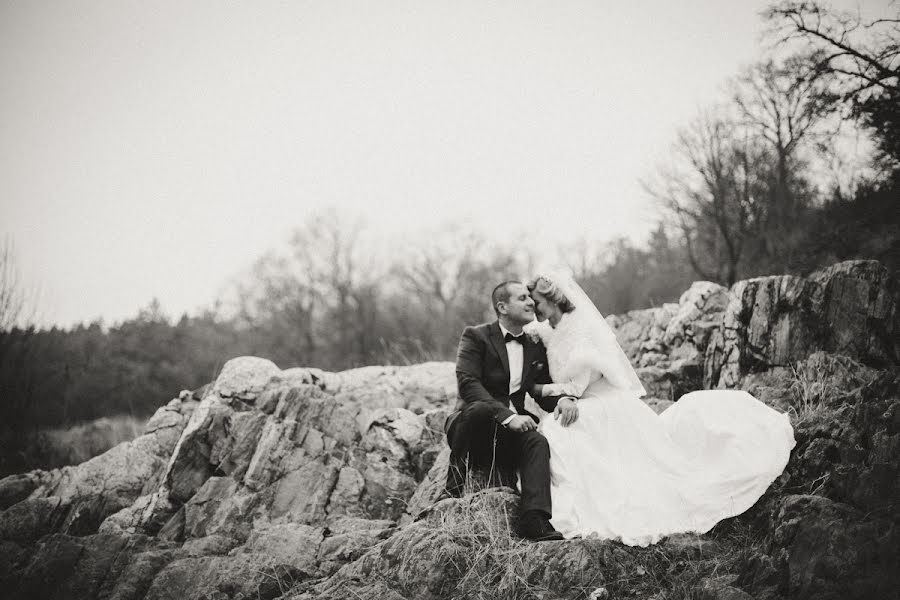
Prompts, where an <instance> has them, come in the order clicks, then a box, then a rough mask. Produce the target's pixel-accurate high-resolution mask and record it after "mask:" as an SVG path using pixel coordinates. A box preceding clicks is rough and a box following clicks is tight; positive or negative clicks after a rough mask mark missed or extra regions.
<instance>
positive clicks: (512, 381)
mask: <svg viewBox="0 0 900 600" xmlns="http://www.w3.org/2000/svg"><path fill="white" fill-rule="evenodd" d="M507 333H511V332H510V331H509V330H508V329H507V328H506V327H504V326H503V325H500V335H502V336H503V337H504V338H505V337H506V334H507ZM521 335H525V334H524V333H522V334H521ZM506 356H507V357H508V358H509V395H510V396H512V395H513V394H515V393H516V392H518V391H519V388H520V387H522V363H523V362H524V360H525V347H524V346H523V345H522V344H521V343H519V342H512V341H510V342H506ZM509 408H510V410H512V411H513V412H515V411H516V408H515V407H514V406H513V405H512V402H510V403H509ZM516 414H518V413H516ZM515 416H516V415H511V416H509V417H507V418H506V419H504V420H503V423H502V425H503V426H506V425H509V422H510V421H512V420H513V417H515Z"/></svg>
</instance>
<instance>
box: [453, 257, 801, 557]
mask: <svg viewBox="0 0 900 600" xmlns="http://www.w3.org/2000/svg"><path fill="white" fill-rule="evenodd" d="M491 302H492V304H493V307H494V311H495V312H496V314H497V320H496V321H494V322H492V323H485V324H482V325H477V326H473V327H467V328H466V329H465V331H464V332H463V334H462V338H461V340H460V343H459V351H458V354H457V359H456V377H457V382H458V386H459V397H460V400H459V403H458V404H457V407H456V410H455V411H454V412H453V413H452V414H450V416H449V417H448V418H447V422H446V425H445V431H446V433H447V441H448V443H449V445H450V448H451V455H450V469H449V472H448V475H447V492H448V493H449V494H450V495H451V496H457V497H458V496H460V495H461V494H462V493H463V491H464V487H465V483H466V481H467V479H468V478H469V477H472V478H473V479H477V478H483V479H486V480H487V482H488V483H489V484H493V485H508V486H510V487H516V482H517V479H518V482H519V483H520V486H519V487H520V489H521V495H522V499H521V504H520V510H521V514H520V517H519V534H520V535H522V536H523V537H525V538H528V539H532V540H537V541H546V540H559V539H562V538H563V537H566V538H572V537H579V536H588V535H598V536H600V537H601V538H605V539H617V540H620V541H622V542H623V543H625V544H628V545H641V546H645V545H648V544H652V543H655V542H657V541H658V540H659V539H661V538H663V537H665V536H668V535H671V534H674V533H683V532H696V533H704V532H706V531H709V530H710V529H711V528H712V527H713V525H715V524H716V523H717V522H718V521H720V520H722V519H724V518H727V517H732V516H734V515H737V514H740V513H742V512H744V511H745V510H747V509H748V508H750V507H751V506H752V505H753V504H754V503H755V502H756V500H757V499H758V498H759V497H760V496H761V495H762V494H763V492H765V490H766V488H767V487H768V486H769V485H770V484H771V483H772V482H773V481H774V480H775V478H776V477H778V475H779V474H780V473H781V472H782V471H783V470H784V467H785V465H786V464H787V461H788V457H789V454H790V451H791V449H792V448H793V447H794V434H793V429H792V428H791V425H790V421H789V419H788V417H787V415H784V414H781V413H779V412H777V411H775V410H773V409H771V408H769V407H768V406H766V405H765V404H763V403H762V402H759V401H758V400H756V399H755V398H753V397H752V396H751V395H750V394H748V393H746V392H741V391H732V390H707V391H697V392H691V393H689V394H686V395H684V396H683V397H681V398H680V399H679V400H678V402H676V403H675V404H674V405H672V406H671V407H670V408H668V409H667V410H666V411H664V412H663V413H662V414H660V415H657V414H656V413H654V412H653V410H652V409H651V408H649V407H648V406H647V405H646V404H644V402H643V401H642V400H641V399H640V398H641V396H643V395H644V394H645V391H644V388H643V386H642V385H641V382H640V380H639V378H638V376H637V374H636V373H635V371H634V369H633V368H632V366H631V364H630V362H629V360H628V358H627V357H626V356H625V354H624V352H622V349H621V348H620V347H619V344H618V342H617V341H616V337H615V333H614V332H613V331H612V329H611V328H610V327H609V325H607V323H606V320H605V319H604V318H603V316H602V315H601V314H600V312H599V311H598V310H597V308H596V307H595V306H594V304H593V303H592V302H591V300H590V299H589V298H588V296H587V295H586V294H585V293H584V290H582V289H581V287H580V286H578V284H577V283H575V281H574V280H573V279H572V278H571V277H568V276H565V275H552V276H538V277H536V278H534V279H533V280H531V281H529V282H528V283H527V284H524V283H521V282H519V281H506V282H503V283H501V284H500V285H498V286H497V287H496V288H495V289H494V291H493V293H492V295H491ZM535 317H536V318H537V321H535ZM526 393H527V394H528V395H530V396H531V397H532V398H533V399H534V400H535V401H536V402H537V404H538V405H539V406H540V408H541V409H543V410H542V411H541V412H542V416H541V417H539V416H537V415H535V414H532V413H531V412H529V411H528V410H526V408H525V395H526Z"/></svg>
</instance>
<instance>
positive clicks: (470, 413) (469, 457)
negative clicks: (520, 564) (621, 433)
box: [445, 281, 577, 541]
mask: <svg viewBox="0 0 900 600" xmlns="http://www.w3.org/2000/svg"><path fill="white" fill-rule="evenodd" d="M491 301H492V303H493V306H494V311H495V312H496V313H497V321H494V322H493V323H485V324H482V325H477V326H474V327H466V329H465V331H463V334H462V338H461V339H460V341H459V351H458V353H457V356H456V380H457V384H458V387H459V396H460V401H459V403H458V404H457V407H456V408H457V410H456V411H454V412H453V413H451V414H450V416H449V417H448V418H447V423H446V426H445V429H446V433H447V442H448V444H449V445H450V469H449V472H448V474H447V491H448V492H449V494H450V495H452V496H460V495H461V494H462V490H463V486H464V483H465V479H466V472H467V468H468V469H469V470H471V471H477V472H479V473H481V474H484V473H485V472H487V473H489V477H490V479H491V481H492V482H494V483H499V484H501V485H508V486H510V487H515V483H516V482H515V473H516V471H518V473H519V478H520V480H521V484H522V501H521V517H520V519H519V533H520V534H521V535H522V536H523V537H526V538H529V539H533V540H538V541H544V540H558V539H562V535H561V534H560V533H559V532H558V531H556V530H555V529H554V528H553V526H552V525H551V524H550V517H551V515H552V512H551V503H550V465H549V461H550V449H549V447H548V445H547V440H546V439H545V438H544V436H543V435H541V434H540V433H538V431H537V418H536V417H535V416H534V415H532V414H531V413H529V412H528V411H527V410H525V392H526V391H529V392H530V391H532V390H533V387H534V385H535V384H541V383H549V382H550V377H549V372H548V370H547V354H546V350H545V348H544V346H543V344H541V342H540V341H533V340H531V339H530V338H529V336H527V335H525V334H524V333H522V327H523V326H524V325H527V324H528V323H530V322H531V321H533V320H534V301H533V300H532V299H531V296H530V295H529V294H528V289H527V288H526V287H525V285H524V284H523V283H521V282H518V281H505V282H503V283H501V284H500V285H498V286H497V287H496V288H494V291H493V293H492V294H491ZM532 396H533V397H535V399H536V400H537V401H538V402H539V403H540V406H541V408H543V409H544V410H546V411H548V412H553V411H554V410H557V412H560V411H562V413H563V416H564V418H565V419H566V420H570V419H573V417H572V412H573V411H575V414H576V415H577V409H575V403H574V400H573V399H571V398H561V399H560V398H552V397H547V398H542V397H541V395H540V394H532Z"/></svg>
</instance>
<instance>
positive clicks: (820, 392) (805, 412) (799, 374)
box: [789, 361, 846, 427]
mask: <svg viewBox="0 0 900 600" xmlns="http://www.w3.org/2000/svg"><path fill="white" fill-rule="evenodd" d="M791 371H792V373H793V382H792V383H791V391H792V392H793V395H794V402H793V406H791V407H790V409H789V412H790V413H792V417H793V418H792V419H791V420H792V421H793V424H794V426H795V427H796V426H797V425H799V424H801V423H805V422H808V421H809V420H810V419H813V418H816V417H817V416H821V415H824V414H825V413H841V412H843V411H844V409H845V408H846V406H845V404H844V403H843V402H841V401H840V399H841V397H842V396H843V393H844V390H841V389H840V388H839V387H838V386H837V385H836V384H835V379H834V374H833V373H832V372H829V371H828V370H827V369H826V368H825V367H824V366H823V365H822V363H812V362H809V361H807V362H802V363H799V364H797V365H791Z"/></svg>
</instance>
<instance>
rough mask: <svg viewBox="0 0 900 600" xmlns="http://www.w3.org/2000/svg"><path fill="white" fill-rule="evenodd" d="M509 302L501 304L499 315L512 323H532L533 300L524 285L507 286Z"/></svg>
mask: <svg viewBox="0 0 900 600" xmlns="http://www.w3.org/2000/svg"><path fill="white" fill-rule="evenodd" d="M506 289H507V291H508V292H509V300H507V301H506V302H503V303H502V310H501V314H505V315H506V317H507V318H508V319H509V320H510V321H512V322H513V323H516V324H519V325H525V324H527V323H531V322H532V321H534V300H532V299H531V296H530V295H529V294H528V288H526V287H525V284H524V283H510V284H508V285H507V288H506Z"/></svg>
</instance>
